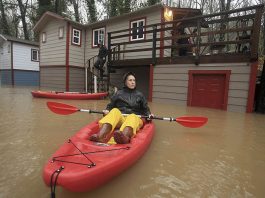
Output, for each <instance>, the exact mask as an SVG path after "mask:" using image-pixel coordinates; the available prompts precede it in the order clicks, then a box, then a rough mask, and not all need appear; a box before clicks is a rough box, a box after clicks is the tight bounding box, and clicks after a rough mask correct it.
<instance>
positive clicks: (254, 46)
mask: <svg viewBox="0 0 265 198" xmlns="http://www.w3.org/2000/svg"><path fill="white" fill-rule="evenodd" d="M262 11H263V7H259V8H257V9H256V14H255V19H254V24H253V33H252V34H251V45H250V46H251V48H250V50H251V51H250V58H251V60H257V59H258V50H259V49H258V48H259V34H260V23H261V17H262Z"/></svg>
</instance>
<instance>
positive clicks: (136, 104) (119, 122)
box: [89, 72, 154, 144]
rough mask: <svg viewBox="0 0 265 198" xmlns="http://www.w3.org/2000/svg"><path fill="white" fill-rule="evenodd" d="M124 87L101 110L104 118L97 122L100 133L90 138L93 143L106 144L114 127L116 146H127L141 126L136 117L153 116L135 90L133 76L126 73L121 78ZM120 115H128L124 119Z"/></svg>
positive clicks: (140, 121)
mask: <svg viewBox="0 0 265 198" xmlns="http://www.w3.org/2000/svg"><path fill="white" fill-rule="evenodd" d="M123 82H124V87H123V89H122V90H119V91H117V92H116V93H115V94H114V95H113V97H112V98H111V102H110V103H109V104H108V105H107V108H106V110H103V112H104V114H105V116H104V117H103V118H102V119H101V120H100V121H99V125H100V131H99V132H98V133H97V134H93V135H92V136H90V138H89V139H90V140H91V141H94V142H103V143H106V142H107V141H108V140H109V139H110V138H111V136H112V132H113V131H114V129H115V128H116V127H119V128H120V130H119V131H115V132H114V133H113V137H112V138H111V139H110V141H109V143H113V142H114V141H113V138H114V140H115V142H116V143H118V144H127V143H129V142H130V140H131V138H132V137H133V136H134V135H135V134H136V132H137V131H138V130H139V129H140V128H141V127H142V126H143V120H142V119H141V118H139V117H138V116H137V115H146V116H149V117H151V116H154V115H153V114H151V112H150V109H149V107H148V104H147V101H146V99H145V97H144V95H143V94H142V93H141V92H140V91H138V90H136V79H135V74H134V73H132V72H128V73H126V74H125V75H124V76H123ZM122 114H129V115H128V116H126V117H124V116H123V115H122Z"/></svg>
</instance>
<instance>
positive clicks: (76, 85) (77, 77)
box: [69, 67, 85, 92]
mask: <svg viewBox="0 0 265 198" xmlns="http://www.w3.org/2000/svg"><path fill="white" fill-rule="evenodd" d="M69 73H70V74H69V86H70V87H69V88H70V91H81V92H82V91H85V71H84V69H83V68H73V67H70V71H69Z"/></svg>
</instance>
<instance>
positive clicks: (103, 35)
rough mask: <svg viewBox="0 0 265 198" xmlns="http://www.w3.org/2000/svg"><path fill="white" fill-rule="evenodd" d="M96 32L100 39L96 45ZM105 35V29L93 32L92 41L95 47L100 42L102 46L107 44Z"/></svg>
mask: <svg viewBox="0 0 265 198" xmlns="http://www.w3.org/2000/svg"><path fill="white" fill-rule="evenodd" d="M95 32H98V39H97V42H96V44H95ZM102 32H103V34H102ZM105 33H106V29H105V27H102V28H97V29H94V30H93V39H92V46H93V47H97V46H98V43H99V42H102V44H105Z"/></svg>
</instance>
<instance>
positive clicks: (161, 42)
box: [160, 7, 165, 59]
mask: <svg viewBox="0 0 265 198" xmlns="http://www.w3.org/2000/svg"><path fill="white" fill-rule="evenodd" d="M164 11H165V8H164V7H162V8H161V26H160V29H164V27H165V25H164V24H163V25H162V23H164V22H165V18H164ZM164 34H165V30H160V58H161V59H162V58H163V57H164Z"/></svg>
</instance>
